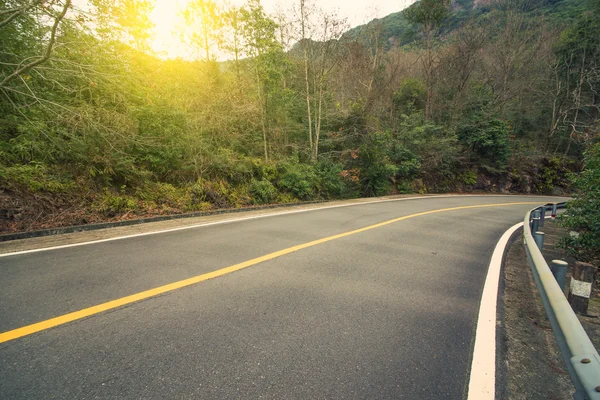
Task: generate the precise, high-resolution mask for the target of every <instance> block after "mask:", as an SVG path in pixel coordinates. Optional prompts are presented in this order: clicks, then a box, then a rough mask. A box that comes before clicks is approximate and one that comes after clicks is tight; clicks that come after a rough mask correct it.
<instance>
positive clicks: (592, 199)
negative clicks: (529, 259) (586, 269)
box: [560, 143, 600, 266]
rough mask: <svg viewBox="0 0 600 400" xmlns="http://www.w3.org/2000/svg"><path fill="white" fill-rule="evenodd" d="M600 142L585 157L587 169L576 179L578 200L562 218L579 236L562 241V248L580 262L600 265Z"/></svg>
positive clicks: (575, 197)
mask: <svg viewBox="0 0 600 400" xmlns="http://www.w3.org/2000/svg"><path fill="white" fill-rule="evenodd" d="M599 183H600V143H595V144H594V145H592V146H591V147H590V148H589V149H588V151H587V152H586V154H585V168H584V170H583V171H582V172H581V173H580V174H579V175H574V176H573V184H574V186H575V187H576V189H577V191H578V192H577V194H576V195H575V196H574V199H573V200H571V201H570V202H569V203H568V205H567V210H566V212H565V213H564V214H563V215H561V216H560V218H561V224H562V225H563V226H565V227H567V228H569V229H571V230H572V231H575V232H576V234H575V235H569V236H567V237H565V238H563V239H562V242H561V245H562V246H563V247H564V248H566V249H567V250H568V251H569V252H570V253H571V254H572V255H574V256H575V257H576V258H577V259H578V260H580V261H584V262H590V263H593V264H594V265H596V266H597V265H599V263H600V184H599Z"/></svg>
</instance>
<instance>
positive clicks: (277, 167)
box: [0, 0, 600, 232]
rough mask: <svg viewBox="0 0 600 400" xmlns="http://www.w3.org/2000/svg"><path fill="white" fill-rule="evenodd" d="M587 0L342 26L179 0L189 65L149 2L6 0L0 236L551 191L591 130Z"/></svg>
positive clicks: (461, 7) (593, 19)
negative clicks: (409, 196) (329, 203)
mask: <svg viewBox="0 0 600 400" xmlns="http://www.w3.org/2000/svg"><path fill="white" fill-rule="evenodd" d="M586 1H587V2H583V1H581V0H559V1H546V0H539V1H537V2H536V3H535V4H533V3H532V2H524V1H517V0H514V1H510V2H503V3H486V4H485V5H474V4H473V2H469V1H462V0H461V1H457V2H454V3H452V4H448V3H447V2H445V1H443V0H428V1H426V2H425V1H424V2H422V3H420V4H417V5H414V6H412V7H411V8H410V9H409V10H408V11H406V12H405V13H397V14H392V15H390V16H388V17H386V18H383V19H380V20H375V21H373V22H371V23H369V24H367V25H365V26H362V27H359V28H356V29H353V30H350V31H347V32H346V33H344V31H345V28H346V27H345V24H344V21H343V20H340V19H338V18H336V17H335V16H334V15H330V14H327V13H323V12H321V11H319V10H318V9H317V8H316V6H314V5H311V4H309V3H308V2H306V1H300V2H299V4H298V5H296V6H297V7H296V8H295V12H296V14H294V11H290V13H288V14H287V15H285V16H283V15H279V16H269V15H267V14H266V13H265V11H264V10H263V8H262V7H261V5H260V2H259V1H258V0H249V1H248V2H247V4H246V5H244V6H243V7H241V8H229V9H223V8H222V7H220V6H219V4H218V3H217V4H215V3H214V2H212V1H210V0H193V1H192V2H190V6H189V7H188V9H186V10H184V12H183V15H182V18H183V20H184V21H186V22H187V25H186V29H185V32H182V36H183V37H184V38H185V43H187V44H189V50H190V51H189V53H190V55H191V56H190V58H189V59H186V60H182V59H176V60H164V59H161V58H159V57H157V56H156V55H154V54H153V53H152V50H151V49H150V48H149V46H148V38H149V37H150V34H151V31H150V27H151V24H150V23H149V21H148V17H147V16H148V11H149V10H150V9H151V8H152V7H151V3H150V2H149V1H145V0H120V1H117V2H115V1H107V0H89V1H87V2H75V3H74V4H72V3H71V1H68V0H50V1H45V2H39V1H34V0H9V1H5V2H3V3H2V4H1V5H0V59H1V62H0V232H3V231H4V232H5V231H11V230H13V231H14V230H25V229H36V228H43V227H48V226H56V225H63V224H79V223H89V222H95V221H100V220H105V219H110V218H133V217H135V216H140V215H144V216H145V215H153V214H162V213H179V212H189V211H199V210H200V211H202V210H209V209H211V208H223V207H240V206H245V205H253V204H268V203H285V202H295V201H299V200H314V199H336V198H348V197H356V196H378V195H384V194H390V193H409V192H419V193H425V192H442V191H471V190H487V191H518V192H525V193H531V192H535V193H548V194H552V193H556V192H560V191H561V190H568V180H567V179H566V178H567V175H568V172H569V171H572V170H575V169H577V166H578V165H579V160H580V158H581V155H582V153H583V151H584V149H585V147H586V145H587V144H588V143H591V142H593V140H594V138H595V137H596V136H597V135H598V93H599V91H600V79H599V76H600V75H599V71H600V67H599V60H600V58H599V57H600V53H599V51H598V49H599V47H598V41H599V40H600V39H599V37H600V36H599V35H598V34H597V32H598V25H599V24H598V15H600V12H598V4H599V1H598V0H586ZM428 8H431V9H433V10H435V12H434V13H430V12H429V11H428ZM431 15H433V17H431V18H429V17H430V16H431ZM302 22H303V23H302ZM218 59H221V60H224V59H226V61H217V60H218Z"/></svg>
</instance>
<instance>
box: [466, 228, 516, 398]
mask: <svg viewBox="0 0 600 400" xmlns="http://www.w3.org/2000/svg"><path fill="white" fill-rule="evenodd" d="M522 226H523V223H522V222H520V223H518V224H516V225H515V226H513V227H512V228H510V229H509V230H507V231H506V232H504V235H502V237H501V238H500V241H498V244H497V245H496V248H495V249H494V253H493V254H492V259H491V261H490V267H489V269H488V273H487V277H486V278H485V284H484V286H483V294H482V296H481V305H480V307H479V316H478V317H477V330H476V333H475V347H474V349H473V361H472V363H471V377H470V378H469V394H468V396H467V400H494V398H495V395H496V393H495V392H496V304H497V301H498V282H499V280H500V269H501V268H502V259H503V257H504V250H505V249H506V246H507V245H508V241H509V239H510V237H511V236H512V234H513V233H514V232H515V231H516V230H517V229H519V228H520V227H522Z"/></svg>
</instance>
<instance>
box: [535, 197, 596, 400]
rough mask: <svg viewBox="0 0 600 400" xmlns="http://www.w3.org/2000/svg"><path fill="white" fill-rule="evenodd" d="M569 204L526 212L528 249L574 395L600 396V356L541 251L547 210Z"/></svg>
mask: <svg viewBox="0 0 600 400" xmlns="http://www.w3.org/2000/svg"><path fill="white" fill-rule="evenodd" d="M565 204H566V203H555V204H547V205H544V206H541V207H538V208H535V209H533V210H531V211H529V212H528V213H527V214H526V215H525V220H524V224H523V236H524V240H525V250H526V252H527V258H528V259H529V265H530V266H531V271H532V272H533V276H534V279H535V283H536V285H537V288H538V290H539V292H540V296H541V298H542V303H543V304H544V308H545V309H546V315H547V316H548V320H549V321H550V325H551V326H552V330H553V332H554V335H555V336H556V341H557V342H558V347H559V348H560V352H561V354H562V356H563V358H564V360H565V363H566V367H567V370H568V372H569V375H570V376H571V381H572V382H573V385H574V386H575V393H574V395H573V398H574V399H575V400H585V399H589V400H595V399H598V400H600V356H599V355H598V351H596V348H595V347H594V345H593V344H592V342H591V340H590V338H589V337H588V335H587V334H586V333H585V330H584V329H583V326H581V323H580V322H579V319H578V318H577V316H576V315H575V313H574V312H573V309H572V308H571V305H570V304H569V302H568V301H567V298H566V297H565V294H564V292H563V289H562V288H561V287H560V286H559V283H557V279H556V278H555V275H553V273H552V271H551V269H550V267H549V266H548V264H547V263H546V260H545V259H544V257H543V255H542V252H541V248H542V246H543V234H541V235H539V234H538V228H539V227H540V226H543V222H541V221H543V220H544V218H545V216H546V211H551V216H552V217H553V218H554V217H556V212H557V209H559V208H564V207H565ZM540 233H541V232H540ZM536 237H537V238H538V239H537V241H536ZM540 237H541V239H540ZM555 270H556V267H555ZM562 279H564V278H562ZM563 285H564V280H563Z"/></svg>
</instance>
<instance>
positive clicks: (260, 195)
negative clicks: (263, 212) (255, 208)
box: [250, 179, 278, 204]
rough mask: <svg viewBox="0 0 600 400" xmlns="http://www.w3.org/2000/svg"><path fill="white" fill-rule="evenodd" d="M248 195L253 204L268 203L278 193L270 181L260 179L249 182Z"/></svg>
mask: <svg viewBox="0 0 600 400" xmlns="http://www.w3.org/2000/svg"><path fill="white" fill-rule="evenodd" d="M250 195H251V196H252V199H253V200H254V203H255V204H270V203H272V202H273V201H274V200H275V199H276V198H277V195H278V193H277V189H276V188H275V186H273V184H272V183H271V182H270V181H268V180H266V179H262V180H260V181H257V180H252V182H250Z"/></svg>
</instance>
